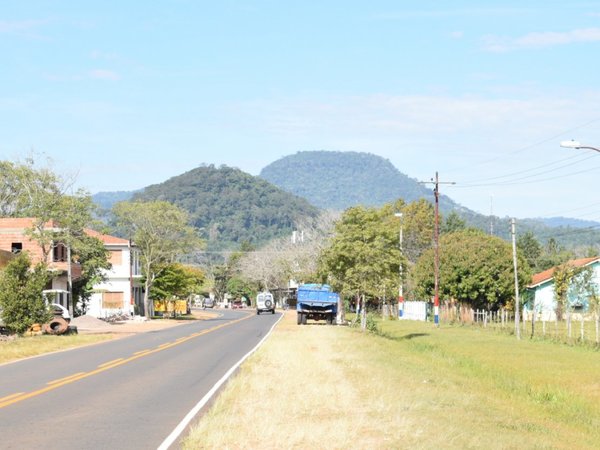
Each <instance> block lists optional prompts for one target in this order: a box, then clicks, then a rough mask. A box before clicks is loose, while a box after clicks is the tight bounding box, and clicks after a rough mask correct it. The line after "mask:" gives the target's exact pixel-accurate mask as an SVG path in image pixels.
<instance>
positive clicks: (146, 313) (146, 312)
mask: <svg viewBox="0 0 600 450" xmlns="http://www.w3.org/2000/svg"><path fill="white" fill-rule="evenodd" d="M149 291H150V282H149V280H148V277H146V281H145V282H144V316H145V317H147V318H148V319H149V318H150V317H152V314H150V298H149Z"/></svg>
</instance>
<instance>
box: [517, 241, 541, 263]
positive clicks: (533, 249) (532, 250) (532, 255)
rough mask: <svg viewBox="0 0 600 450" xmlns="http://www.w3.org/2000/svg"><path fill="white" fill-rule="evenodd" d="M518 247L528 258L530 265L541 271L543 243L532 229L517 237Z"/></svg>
mask: <svg viewBox="0 0 600 450" xmlns="http://www.w3.org/2000/svg"><path fill="white" fill-rule="evenodd" d="M517 248H518V249H519V250H520V251H521V253H522V254H523V256H524V257H525V259H526V260H527V263H528V264H529V267H531V269H532V270H534V271H536V272H537V271H539V270H540V257H541V256H542V245H541V244H540V243H539V241H538V240H537V239H536V238H535V236H534V235H533V233H532V232H531V231H527V232H525V233H523V234H521V235H520V236H519V237H518V238H517Z"/></svg>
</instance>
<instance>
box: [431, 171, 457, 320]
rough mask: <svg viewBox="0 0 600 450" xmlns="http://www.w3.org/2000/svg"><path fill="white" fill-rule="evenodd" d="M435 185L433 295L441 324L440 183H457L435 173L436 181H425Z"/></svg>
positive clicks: (435, 313)
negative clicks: (445, 179)
mask: <svg viewBox="0 0 600 450" xmlns="http://www.w3.org/2000/svg"><path fill="white" fill-rule="evenodd" d="M424 183H432V184H433V185H434V188H433V193H434V195H435V229H434V247H433V248H434V250H435V258H434V263H433V271H434V275H433V276H434V295H433V322H434V323H435V326H436V327H438V326H439V325H440V206H439V205H440V184H456V183H455V182H454V181H444V182H442V181H440V180H439V176H438V173H437V172H436V173H435V181H434V180H433V178H432V179H431V181H425V182H424Z"/></svg>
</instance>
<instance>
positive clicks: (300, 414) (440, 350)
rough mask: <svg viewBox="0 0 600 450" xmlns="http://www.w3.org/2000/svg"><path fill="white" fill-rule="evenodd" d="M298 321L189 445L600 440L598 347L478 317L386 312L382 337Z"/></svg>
mask: <svg viewBox="0 0 600 450" xmlns="http://www.w3.org/2000/svg"><path fill="white" fill-rule="evenodd" d="M295 320H296V318H295V314H294V313H293V312H292V313H289V314H288V315H287V316H286V317H285V318H284V320H283V321H282V322H281V323H280V325H279V327H278V328H277V330H276V331H275V333H274V334H273V336H272V337H271V338H270V339H269V341H268V342H267V343H266V344H265V345H264V346H263V347H262V348H261V349H260V350H259V351H258V352H257V353H256V354H255V355H253V356H252V357H251V358H250V359H249V360H248V361H247V362H246V363H245V364H244V365H243V366H242V368H241V370H240V373H239V374H238V375H237V376H236V377H235V378H234V379H233V380H232V381H231V382H230V383H229V385H228V386H227V388H226V389H225V390H224V392H223V393H222V394H221V395H220V397H219V398H218V399H217V401H216V402H215V404H214V406H213V407H212V408H211V409H210V410H209V411H208V412H207V414H206V415H205V416H204V417H203V418H202V419H201V420H200V421H199V423H198V424H197V425H196V426H195V427H194V428H193V429H192V431H191V433H190V435H189V436H188V437H187V438H186V439H185V440H184V443H183V447H184V448H186V449H196V448H231V449H233V448H236V449H237V448H286V449H295V448H517V447H522V448H565V449H566V448H597V442H598V440H599V439H600V428H599V427H598V424H600V406H598V405H600V383H599V382H598V381H597V380H598V373H600V358H599V355H598V353H597V352H594V351H592V350H589V349H583V348H572V347H567V346H564V345H559V344H553V343H548V342H529V341H521V342H519V343H517V341H516V340H515V339H514V338H512V337H510V336H506V335H501V334H500V335H498V334H495V333H488V332H482V331H480V330H477V329H473V328H470V327H469V328H460V327H442V328H441V329H435V328H433V327H432V326H431V325H430V324H425V323H414V322H385V323H383V324H382V326H383V327H384V330H383V331H384V333H385V334H386V337H381V336H374V335H366V336H365V335H362V334H361V333H359V332H357V331H356V330H352V329H348V328H343V327H327V326H321V325H312V326H304V327H299V326H297V325H296V324H295Z"/></svg>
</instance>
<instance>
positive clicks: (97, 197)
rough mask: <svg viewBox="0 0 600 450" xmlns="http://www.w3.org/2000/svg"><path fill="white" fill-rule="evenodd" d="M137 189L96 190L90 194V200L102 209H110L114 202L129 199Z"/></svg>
mask: <svg viewBox="0 0 600 450" xmlns="http://www.w3.org/2000/svg"><path fill="white" fill-rule="evenodd" d="M136 192H138V191H114V192H98V193H97V194H94V195H92V201H93V202H94V203H95V204H96V205H98V206H99V207H100V208H102V209H104V210H108V209H111V208H112V207H113V205H114V204H115V203H118V202H123V201H127V200H130V199H131V197H133V195H134V194H135V193H136Z"/></svg>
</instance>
